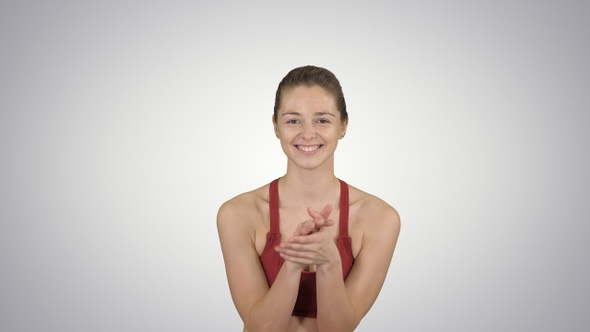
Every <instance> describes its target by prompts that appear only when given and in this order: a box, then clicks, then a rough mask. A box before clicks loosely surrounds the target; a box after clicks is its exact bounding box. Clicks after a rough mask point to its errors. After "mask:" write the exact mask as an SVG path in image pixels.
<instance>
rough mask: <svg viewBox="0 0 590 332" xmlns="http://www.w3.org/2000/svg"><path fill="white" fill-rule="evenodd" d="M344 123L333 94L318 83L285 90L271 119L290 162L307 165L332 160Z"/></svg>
mask: <svg viewBox="0 0 590 332" xmlns="http://www.w3.org/2000/svg"><path fill="white" fill-rule="evenodd" d="M346 125H347V124H346V123H344V122H342V121H341V119H340V112H339V111H338V109H337V107H336V101H335V99H334V96H333V95H332V94H330V93H329V92H328V91H326V90H325V89H324V88H321V87H319V86H311V87H307V86H298V87H295V88H293V89H290V90H286V91H284V92H283V95H282V97H281V102H280V106H279V109H278V112H277V119H276V121H275V122H274V128H275V133H276V134H277V137H278V138H279V139H280V140H281V146H282V148H283V151H284V152H285V154H286V155H287V157H288V158H289V162H294V163H295V164H297V165H298V166H300V167H303V168H308V169H312V168H317V167H319V166H321V165H324V164H325V163H326V162H327V161H329V162H333V158H334V151H335V150H336V147H337V146H338V139H339V138H341V137H342V135H344V132H345V131H346ZM330 165H333V164H330Z"/></svg>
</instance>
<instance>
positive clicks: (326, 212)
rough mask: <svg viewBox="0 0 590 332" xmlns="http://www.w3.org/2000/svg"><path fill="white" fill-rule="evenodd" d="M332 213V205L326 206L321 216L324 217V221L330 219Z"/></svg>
mask: <svg viewBox="0 0 590 332" xmlns="http://www.w3.org/2000/svg"><path fill="white" fill-rule="evenodd" d="M330 213H332V204H328V205H326V206H325V207H324V208H323V209H322V212H320V214H321V215H322V217H324V219H328V217H330Z"/></svg>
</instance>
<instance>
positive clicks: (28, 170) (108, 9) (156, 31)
mask: <svg viewBox="0 0 590 332" xmlns="http://www.w3.org/2000/svg"><path fill="white" fill-rule="evenodd" d="M0 42H1V48H2V50H1V52H0V60H1V62H0V70H1V72H0V111H1V113H0V153H1V157H2V159H1V164H0V170H1V172H0V220H1V224H0V264H1V265H0V279H1V282H0V330H2V331H7V332H19V331H60V332H63V331H85V332H92V331H175V332H176V331H240V330H241V321H240V319H239V316H238V315H237V312H236V310H235V309H234V307H233V303H232V302H231V298H230V294H229V289H228V286H227V282H226V278H225V271H224V267H223V261H222V256H221V251H220V247H219V243H218V238H217V230H216V225H215V217H216V213H217V209H218V207H219V205H220V204H221V203H222V202H224V201H225V200H227V199H229V198H231V197H233V196H234V195H237V194H239V193H241V192H244V191H247V190H250V189H253V188H256V187H258V186H261V185H263V184H265V183H267V182H269V181H270V180H272V179H274V178H275V177H278V176H280V175H282V174H283V172H284V171H285V166H286V159H285V157H284V155H283V153H282V151H281V149H280V145H279V142H278V141H277V140H276V138H275V137H274V134H273V130H272V125H271V113H272V106H273V101H274V93H275V88H276V86H277V84H278V82H279V81H280V79H281V78H282V77H283V76H284V75H285V74H286V73H287V71H289V70H290V69H292V68H294V67H296V66H300V65H305V64H316V65H320V66H325V67H326V68H329V69H330V70H332V71H333V72H334V73H336V75H337V76H338V77H339V79H340V80H341V83H342V85H343V87H344V92H345V95H346V98H347V102H348V106H349V112H350V126H349V130H348V134H347V136H346V138H345V139H344V140H342V141H341V144H340V146H339V150H338V151H337V157H336V159H337V161H336V173H337V175H338V176H339V177H341V178H343V179H345V180H346V181H348V182H349V183H350V184H352V185H355V186H357V187H359V188H361V189H363V190H366V191H368V192H371V193H373V194H375V195H377V196H379V197H381V198H383V199H385V200H386V201H388V202H389V203H391V204H392V205H393V206H394V207H396V208H397V209H398V211H399V212H400V215H401V217H402V233H401V235H400V238H399V242H398V247H397V250H396V253H395V255H394V260H393V263H392V266H391V269H390V272H389V274H388V277H387V280H386V282H385V285H384V287H383V291H382V292H381V294H380V296H379V298H378V299H377V302H376V303H375V305H374V307H373V309H372V310H371V311H370V312H369V314H368V315H367V316H366V317H365V319H364V320H363V322H362V323H361V325H360V326H359V328H358V331H588V330H590V315H589V313H590V285H589V280H590V244H589V241H588V240H587V237H588V234H589V233H590V225H589V223H590V212H589V210H588V201H589V198H590V176H589V170H590V152H589V151H590V148H589V143H590V130H589V128H590V102H589V101H590V100H589V95H590V65H589V60H588V59H590V4H588V2H585V1H455V0H453V1H363V2H362V3H361V2H360V1H359V2H353V1H344V2H343V1H332V2H321V3H319V2H316V1H299V2H278V1H275V2H268V3H264V2H261V1H254V2H250V3H246V2H245V1H244V2H241V1H233V2H228V1H218V2H215V4H213V2H211V3H208V2H204V1H203V2H199V1H166V2H164V1H162V2H153V1H100V2H99V1H86V2H83V1H2V2H1V4H0Z"/></svg>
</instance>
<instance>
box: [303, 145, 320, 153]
mask: <svg viewBox="0 0 590 332" xmlns="http://www.w3.org/2000/svg"><path fill="white" fill-rule="evenodd" d="M298 147H299V149H301V150H303V151H305V152H311V151H315V150H317V149H319V148H320V146H319V145H312V146H303V145H299V146H298Z"/></svg>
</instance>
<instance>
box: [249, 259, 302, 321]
mask: <svg viewBox="0 0 590 332" xmlns="http://www.w3.org/2000/svg"><path fill="white" fill-rule="evenodd" d="M300 278H301V268H300V267H297V266H296V265H295V264H293V263H290V262H287V261H286V262H285V263H284V264H283V266H282V267H281V269H280V271H279V274H278V275H277V278H276V279H275V281H274V283H273V285H272V287H270V289H269V291H268V293H267V294H266V295H265V296H264V297H263V298H262V299H260V301H258V302H256V303H255V304H254V305H253V306H252V308H251V309H250V313H249V317H248V321H247V322H246V328H247V329H248V332H258V331H277V332H279V331H280V332H284V331H286V330H287V326H288V325H289V321H290V319H291V314H292V312H293V307H294V306H295V301H296V300H297V292H298V290H299V280H300Z"/></svg>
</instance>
